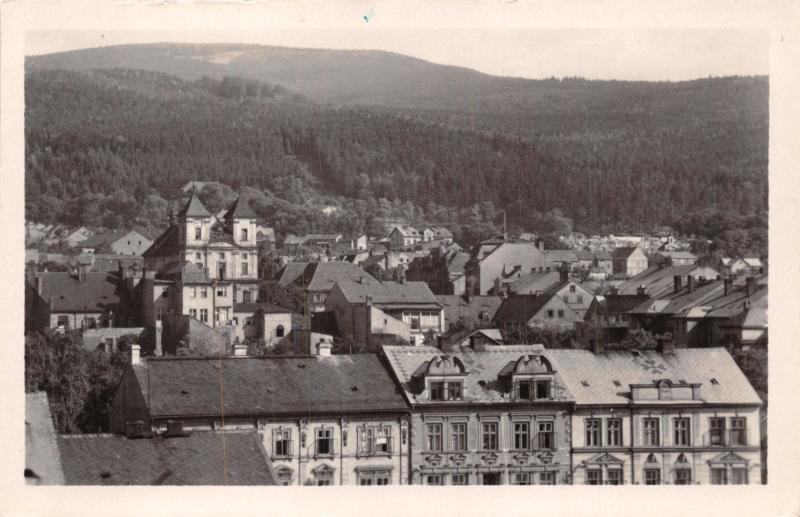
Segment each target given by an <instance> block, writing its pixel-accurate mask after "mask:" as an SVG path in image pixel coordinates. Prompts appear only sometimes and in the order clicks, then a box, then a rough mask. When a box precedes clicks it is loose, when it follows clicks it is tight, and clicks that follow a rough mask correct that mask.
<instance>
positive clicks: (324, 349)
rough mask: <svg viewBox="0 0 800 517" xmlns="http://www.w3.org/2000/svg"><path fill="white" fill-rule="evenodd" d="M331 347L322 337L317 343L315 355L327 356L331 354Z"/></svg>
mask: <svg viewBox="0 0 800 517" xmlns="http://www.w3.org/2000/svg"><path fill="white" fill-rule="evenodd" d="M331 348H333V346H332V345H331V344H330V343H328V342H327V341H325V340H324V339H320V340H319V343H317V355H318V356H319V357H328V356H330V355H331Z"/></svg>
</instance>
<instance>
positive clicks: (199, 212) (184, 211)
mask: <svg viewBox="0 0 800 517" xmlns="http://www.w3.org/2000/svg"><path fill="white" fill-rule="evenodd" d="M178 216H179V217H211V212H209V211H208V209H207V208H206V206H205V205H204V204H203V202H202V201H200V198H198V197H197V194H195V192H194V191H192V195H191V196H189V201H187V202H186V204H185V205H183V208H181V210H180V212H178Z"/></svg>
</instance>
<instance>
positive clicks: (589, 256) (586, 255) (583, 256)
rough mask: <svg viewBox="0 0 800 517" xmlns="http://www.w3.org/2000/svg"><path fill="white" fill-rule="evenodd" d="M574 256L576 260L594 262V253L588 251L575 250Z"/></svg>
mask: <svg viewBox="0 0 800 517" xmlns="http://www.w3.org/2000/svg"><path fill="white" fill-rule="evenodd" d="M575 256H576V257H578V260H594V253H592V252H591V251H589V250H576V251H575Z"/></svg>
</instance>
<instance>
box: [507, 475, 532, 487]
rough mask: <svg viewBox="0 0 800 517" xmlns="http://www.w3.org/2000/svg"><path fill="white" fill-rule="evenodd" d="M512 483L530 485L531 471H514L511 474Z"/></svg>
mask: <svg viewBox="0 0 800 517" xmlns="http://www.w3.org/2000/svg"><path fill="white" fill-rule="evenodd" d="M511 484H512V485H530V484H531V475H530V473H529V472H514V473H513V474H512V475H511Z"/></svg>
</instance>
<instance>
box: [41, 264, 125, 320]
mask: <svg viewBox="0 0 800 517" xmlns="http://www.w3.org/2000/svg"><path fill="white" fill-rule="evenodd" d="M39 278H41V283H42V292H41V293H40V296H41V297H42V300H44V303H46V304H47V303H49V302H50V300H52V301H53V306H52V311H53V312H81V311H87V312H105V311H107V310H108V309H116V307H117V306H118V305H119V303H120V297H121V292H120V289H119V286H118V278H117V275H116V274H114V273H85V275H84V279H83V280H81V279H80V277H79V275H77V274H71V273H61V272H56V273H39ZM35 282H36V281H34V284H33V288H34V289H36V283H35Z"/></svg>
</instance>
